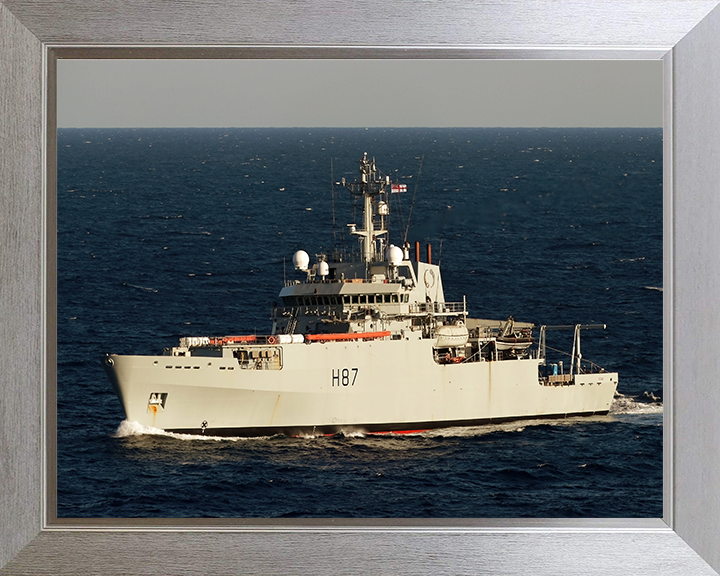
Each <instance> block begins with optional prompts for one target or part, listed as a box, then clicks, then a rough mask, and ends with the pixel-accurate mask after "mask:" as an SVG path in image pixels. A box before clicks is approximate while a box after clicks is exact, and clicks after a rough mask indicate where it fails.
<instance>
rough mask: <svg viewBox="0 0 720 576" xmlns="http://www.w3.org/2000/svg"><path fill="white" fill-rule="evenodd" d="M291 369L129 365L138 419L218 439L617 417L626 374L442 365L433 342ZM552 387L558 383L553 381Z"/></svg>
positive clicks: (130, 395)
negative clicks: (547, 373)
mask: <svg viewBox="0 0 720 576" xmlns="http://www.w3.org/2000/svg"><path fill="white" fill-rule="evenodd" d="M273 349H274V350H277V351H278V352H279V354H280V357H281V358H282V368H281V369H253V368H247V367H246V368H243V367H242V366H241V363H240V362H239V361H238V360H237V359H236V358H234V357H233V356H232V353H231V352H230V350H228V349H224V350H223V354H224V356H223V357H207V356H118V355H110V356H108V357H107V358H106V361H105V368H106V371H107V372H108V375H109V376H110V379H111V381H112V383H113V386H114V387H115V389H116V392H117V394H118V396H119V398H120V400H121V402H122V404H123V407H124V409H125V414H126V417H127V419H128V420H131V421H136V422H139V423H140V424H142V425H145V426H153V427H157V428H162V429H165V430H168V431H178V432H188V433H205V434H208V435H241V436H249V435H272V434H276V433H283V434H288V435H298V434H304V433H335V432H338V431H349V430H361V431H366V432H386V431H387V432H390V431H410V430H425V429H431V428H439V427H447V426H461V425H478V424H487V423H491V422H493V423H494V422H503V421H508V420H516V419H527V418H542V417H558V418H561V417H566V416H578V415H592V414H606V413H607V412H608V410H609V408H610V404H611V403H612V400H613V396H614V392H615V389H616V386H617V379H618V378H617V374H616V373H608V372H602V373H595V374H577V375H574V376H572V377H565V380H562V379H561V378H556V379H555V380H556V381H555V382H552V381H548V379H547V378H546V379H543V378H539V377H538V366H539V363H540V361H539V360H537V359H535V358H525V359H517V360H504V361H482V362H466V363H457V364H438V363H437V362H435V361H434V360H433V352H432V343H431V342H430V341H428V340H422V339H418V340H409V341H408V340H402V341H397V340H395V341H394V340H374V341H359V342H325V343H317V342H316V343H312V344H287V345H276V346H274V348H273ZM550 380H552V377H551V379H550Z"/></svg>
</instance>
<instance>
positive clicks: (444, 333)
mask: <svg viewBox="0 0 720 576" xmlns="http://www.w3.org/2000/svg"><path fill="white" fill-rule="evenodd" d="M337 185H339V186H342V187H343V188H344V189H345V190H346V191H348V192H349V193H350V194H352V195H354V196H355V197H356V201H357V202H358V203H360V204H361V205H362V222H361V224H360V225H357V224H349V225H348V227H349V232H350V234H351V235H353V236H355V237H357V242H358V245H357V250H354V252H353V254H341V253H339V252H337V251H336V253H335V254H329V255H328V254H320V255H317V256H316V262H314V263H312V264H311V262H310V257H309V255H308V254H307V252H305V251H302V250H300V251H298V252H296V253H295V254H294V256H293V264H294V268H295V270H296V271H297V272H296V274H297V275H298V276H299V277H300V279H294V280H290V281H287V280H286V281H285V283H284V286H283V287H282V289H281V290H280V293H279V300H281V301H282V304H281V305H276V306H275V307H274V308H273V310H272V313H271V321H272V328H271V330H270V331H269V333H268V334H267V335H257V334H251V335H240V336H210V335H204V336H192V337H182V338H180V341H179V343H178V345H177V346H174V347H168V348H165V349H164V351H163V352H162V354H159V355H156V356H140V355H135V356H129V355H117V354H107V355H105V356H104V357H103V358H102V363H103V365H104V368H105V371H106V372H107V374H108V376H109V378H110V381H111V382H112V385H113V388H114V390H115V392H116V393H117V395H118V398H119V399H120V402H121V403H122V406H123V408H124V411H125V416H126V418H127V420H129V421H134V422H138V423H139V424H141V425H143V426H146V427H153V428H160V429H163V430H166V431H169V432H178V433H189V434H205V435H213V436H270V435H275V434H284V435H289V436H299V435H318V434H336V433H350V432H361V433H381V432H382V433H384V432H395V433H401V432H415V431H424V430H429V429H434V428H445V427H453V426H476V425H483V424H496V423H502V422H507V421H511V420H523V419H536V418H566V417H571V416H590V415H601V414H607V413H608V411H609V409H610V406H611V404H612V401H613V397H614V394H615V390H616V388H617V383H618V374H617V373H616V372H609V371H606V370H604V369H602V368H600V367H598V366H596V365H595V364H593V363H590V362H588V361H587V360H585V359H583V357H582V354H581V351H580V334H581V332H582V331H583V330H585V329H590V328H604V325H595V324H592V325H587V324H577V325H571V326H547V325H544V326H539V327H538V329H537V331H536V330H535V326H534V325H533V324H532V323H528V322H519V321H515V320H514V318H512V317H511V318H508V319H504V320H487V319H480V318H471V317H469V316H468V308H467V304H466V300H465V297H463V301H462V302H448V301H446V300H445V295H444V292H443V282H442V277H441V275H440V267H439V265H437V264H433V263H432V261H431V260H432V258H431V252H430V247H429V245H428V247H427V256H426V258H425V261H421V254H420V245H419V243H415V247H414V248H415V249H414V254H411V252H413V250H412V247H411V246H410V244H409V243H407V242H406V241H403V242H402V245H401V246H395V245H392V244H390V243H389V239H388V222H389V220H388V217H389V213H390V208H389V206H390V198H391V195H392V194H393V193H401V192H402V191H403V189H405V190H406V185H403V184H400V183H398V182H392V181H391V179H390V177H389V176H386V175H384V174H383V173H382V172H381V171H380V170H378V169H377V167H376V165H375V160H374V159H369V158H368V156H367V154H365V155H363V157H362V159H361V160H360V161H359V178H358V179H357V180H355V181H353V182H346V181H345V179H344V178H343V179H342V181H341V182H338V183H337ZM554 329H566V330H568V331H572V333H573V345H572V352H571V353H570V354H569V366H567V367H566V366H563V363H562V362H558V363H550V362H548V361H547V360H546V333H547V332H548V331H550V330H554Z"/></svg>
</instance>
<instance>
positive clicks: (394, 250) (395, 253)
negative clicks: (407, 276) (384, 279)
mask: <svg viewBox="0 0 720 576" xmlns="http://www.w3.org/2000/svg"><path fill="white" fill-rule="evenodd" d="M387 260H388V262H389V263H390V265H391V266H399V265H400V263H401V262H402V261H403V251H402V249H401V248H400V247H398V246H395V245H394V244H390V247H389V248H388V250H387Z"/></svg>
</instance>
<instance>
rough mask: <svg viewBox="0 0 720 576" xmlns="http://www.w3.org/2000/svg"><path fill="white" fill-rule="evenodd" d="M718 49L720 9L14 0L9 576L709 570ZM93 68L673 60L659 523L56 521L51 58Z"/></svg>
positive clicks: (3, 418) (660, 1) (6, 331)
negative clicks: (143, 62)
mask: <svg viewBox="0 0 720 576" xmlns="http://www.w3.org/2000/svg"><path fill="white" fill-rule="evenodd" d="M719 53H720V9H718V2H717V1H716V0H656V1H653V2H638V1H637V0H608V1H606V2H602V3H597V2H590V1H572V2H562V3H561V2H554V1H553V0H537V1H536V2H524V1H523V0H500V1H497V0H494V1H490V0H480V1H475V0H458V1H457V2H454V3H451V4H447V3H436V2H422V3H419V2H409V1H406V0H393V1H392V2H378V1H375V0H373V1H368V2H354V3H353V2H347V1H345V0H343V1H341V2H329V1H328V0H309V1H308V2H305V3H301V4H300V3H289V2H288V3H282V2H278V1H277V0H274V1H270V2H259V1H257V0H252V1H250V0H225V1H224V2H212V1H198V2H193V3H184V2H163V1H161V0H150V1H142V2H141V1H139V0H131V1H129V2H128V1H124V2H121V1H120V0H104V1H100V0H59V1H58V2H54V3H38V2H34V1H33V0H0V143H1V144H2V149H1V159H0V312H1V318H2V321H0V367H1V368H0V486H2V489H1V490H0V518H1V519H2V522H0V574H73V575H82V574H97V573H122V574H157V573H172V574H196V573H203V574H216V573H217V574H228V573H253V574H263V573H280V574H290V573H292V574H306V573H307V574H326V573H349V574H354V573H358V574H359V573H362V574H365V573H381V574H384V573H387V574H390V573H392V574H411V573H412V574H417V573H432V574H442V573H453V574H460V573H472V574H527V573H529V572H531V573H534V574H538V575H541V574H553V575H557V574H578V573H582V574H601V573H602V574H603V575H608V574H610V575H612V574H639V575H643V574H647V575H650V574H652V575H653V576H654V575H663V574H668V575H669V574H699V575H712V574H717V571H718V570H720V450H718V448H717V447H718V445H720V418H718V406H720V385H718V383H717V380H718V375H719V373H720V362H719V361H718V360H717V359H716V358H718V357H719V355H718V354H717V352H716V351H715V339H716V332H717V329H716V327H717V326H718V325H720V307H719V306H718V305H717V303H716V295H717V294H720V262H718V256H717V255H716V249H715V247H716V246H719V245H720V226H717V225H716V224H715V222H714V220H713V213H714V212H716V211H720V195H718V194H717V193H716V189H717V182H720V162H718V161H717V158H718V152H717V151H718V150H720V129H719V128H720V99H718V98H716V97H715V96H714V95H715V94H717V93H718V92H719V89H720V58H717V54H719ZM81 57H86V58H87V57H91V58H98V57H109V58H117V57H133V58H156V57H161V58H169V57H187V58H199V57H202V58H226V57H243V58H279V57H282V58H525V59H648V60H662V61H663V67H664V97H665V104H664V160H663V162H664V164H663V166H664V176H663V184H664V185H663V188H664V223H663V233H664V239H663V246H664V273H663V274H664V278H663V287H664V291H663V301H664V304H663V305H664V339H663V347H664V350H663V352H664V395H663V398H664V406H665V414H664V454H663V458H664V501H663V518H662V519H660V518H658V519H587V520H575V519H572V520H571V519H554V520H542V519H533V520H519V519H512V520H496V519H495V520H494V519H463V520H402V519H386V520H345V519H343V520H340V519H337V520H334V519H307V520H297V521H292V522H291V521H287V520H282V521H275V520H252V521H243V520H230V519H228V520H212V521H209V522H208V521H200V520H197V521H188V520H179V521H171V520H164V519H143V520H139V521H136V520H133V521H124V520H97V521H93V520H83V521H82V522H80V521H69V520H63V521H60V520H58V519H57V518H55V515H54V514H55V512H54V511H55V502H56V494H55V492H54V486H55V468H54V463H55V459H54V454H55V447H54V446H55V444H54V443H55V440H56V438H55V430H56V413H55V411H54V406H55V404H54V402H55V399H54V394H55V365H56V350H55V336H54V322H55V309H56V302H55V289H54V283H55V278H56V269H55V266H56V263H55V258H54V253H55V252H54V250H55V242H56V240H55V236H54V234H55V229H56V228H55V215H56V203H55V202H56V200H55V173H54V167H55V159H54V153H55V129H56V125H55V64H56V61H57V59H58V58H81Z"/></svg>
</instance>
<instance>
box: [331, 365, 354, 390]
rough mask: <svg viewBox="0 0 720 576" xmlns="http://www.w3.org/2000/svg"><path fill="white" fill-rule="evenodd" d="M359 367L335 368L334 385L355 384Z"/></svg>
mask: <svg viewBox="0 0 720 576" xmlns="http://www.w3.org/2000/svg"><path fill="white" fill-rule="evenodd" d="M358 372H359V368H338V369H337V370H336V369H335V368H333V371H332V385H333V387H335V386H355V379H356V378H357V375H358Z"/></svg>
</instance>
